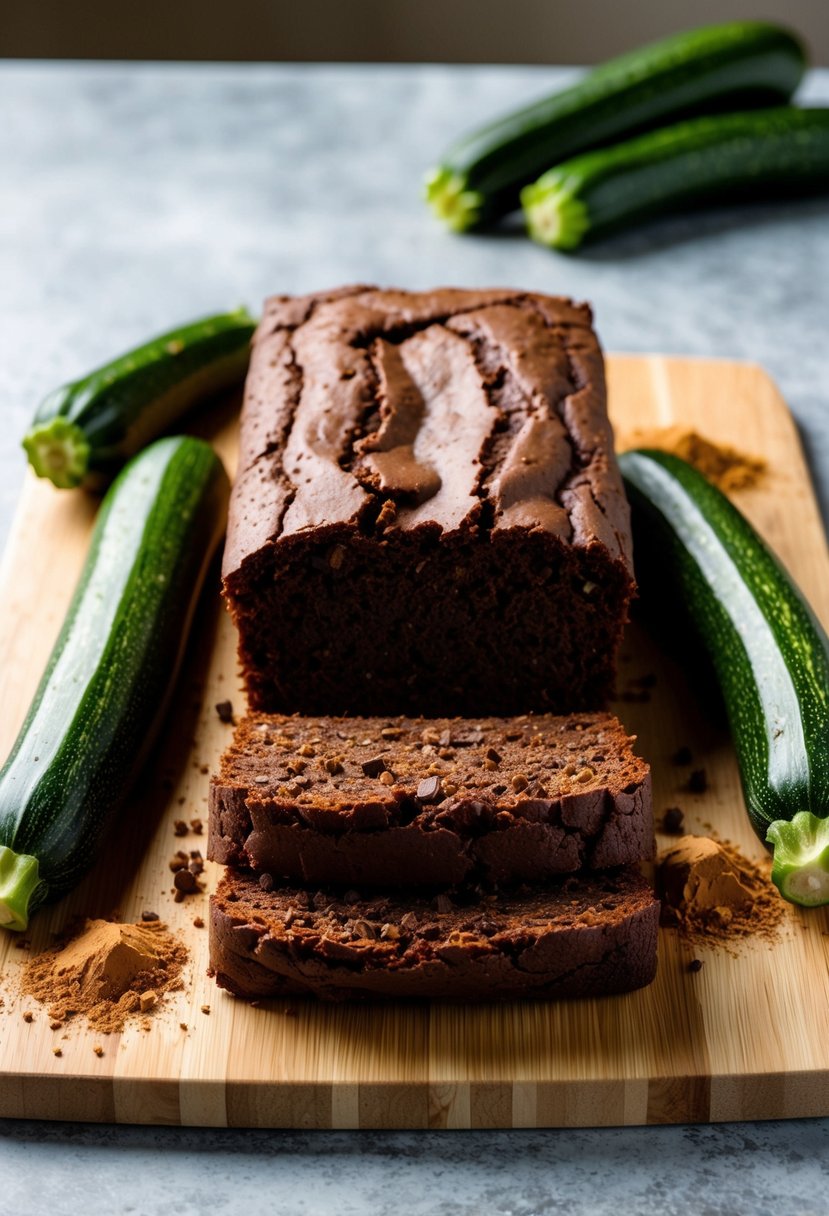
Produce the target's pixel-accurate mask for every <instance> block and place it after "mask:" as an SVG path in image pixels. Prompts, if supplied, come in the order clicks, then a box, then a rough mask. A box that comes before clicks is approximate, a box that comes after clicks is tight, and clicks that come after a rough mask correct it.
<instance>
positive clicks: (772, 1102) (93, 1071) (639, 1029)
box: [0, 356, 829, 1128]
mask: <svg viewBox="0 0 829 1216" xmlns="http://www.w3.org/2000/svg"><path fill="white" fill-rule="evenodd" d="M609 373H610V401H611V413H612V415H613V419H614V422H615V425H616V428H617V433H618V434H619V436H620V439H621V440H622V441H624V439H625V436H626V435H629V434H630V433H631V432H632V431H633V430H634V429H636V428H640V427H651V426H654V425H666V424H670V423H673V422H677V421H679V422H682V423H684V424H690V425H693V426H695V427H697V428H698V429H700V430H701V431H702V432H703V433H704V434H705V435H707V436H709V437H710V438H713V439H715V440H720V441H725V442H730V443H733V444H735V445H737V446H738V447H742V448H743V449H744V450H748V451H750V452H752V453H754V454H758V455H761V456H763V457H765V458H766V460H767V461H768V462H769V466H770V471H769V473H768V475H767V476H766V477H765V478H764V480H763V481H762V483H761V484H760V485H759V486H758V487H755V488H753V489H751V490H746V491H743V492H741V494H740V495H739V504H740V506H741V507H742V508H743V509H744V510H745V511H746V513H747V514H748V515H749V517H750V518H751V519H752V520H753V522H754V523H755V524H756V525H757V527H758V528H759V529H760V531H761V532H762V533H763V534H764V535H765V536H766V537H767V539H768V540H769V541H770V542H771V543H772V544H773V545H774V547H775V548H776V550H777V551H778V553H779V554H780V556H781V557H782V559H783V560H784V561H785V562H786V564H787V565H788V566H789V568H790V569H791V570H792V572H793V573H794V575H795V577H796V578H797V579H798V581H799V582H800V584H801V586H802V587H803V589H804V591H805V592H806V593H807V594H808V595H809V597H810V599H811V601H812V603H813V605H814V607H815V608H816V610H817V612H818V614H819V615H820V616H821V617H822V618H823V620H824V622H825V623H829V561H827V551H826V541H825V537H824V533H823V528H822V525H821V521H820V517H819V514H818V509H817V506H816V503H815V499H814V494H813V491H812V488H811V485H810V481H809V476H808V473H807V470H806V467H805V464H804V460H803V455H802V452H801V448H800V443H799V440H798V436H797V433H796V430H795V427H794V424H793V422H792V419H791V416H790V414H789V412H788V410H787V408H786V406H785V404H784V402H783V401H782V400H781V398H780V395H779V393H778V392H777V390H776V388H775V386H774V385H773V384H772V382H771V381H770V380H769V379H768V377H767V376H766V375H765V373H764V372H763V371H762V370H761V369H759V368H756V367H753V366H748V365H744V364H733V363H727V362H713V361H709V360H699V361H695V360H687V359H670V358H663V357H656V356H653V357H641V356H637V357H634V356H616V357H613V358H611V359H610V361H609ZM234 405H235V403H233V402H230V403H227V405H226V408H225V409H224V410H223V411H220V414H221V416H220V417H219V418H218V421H217V420H214V426H213V433H214V438H215V440H216V443H217V446H218V447H219V449H220V451H221V452H222V455H223V457H224V458H225V460H226V461H227V463H228V466H229V467H230V466H232V464H233V460H234V454H235V432H234V421H233V419H234V417H235V408H234ZM93 514H94V503H93V502H92V501H91V500H90V499H88V498H87V497H86V496H84V495H83V494H80V493H69V494H67V493H65V492H64V493H59V492H57V491H53V490H51V489H50V488H49V487H47V486H45V485H43V484H40V483H36V482H35V480H34V479H33V478H32V479H31V480H30V481H29V482H28V483H27V485H26V487H25V491H24V493H23V496H22V499H21V502H20V507H19V510H18V513H17V517H16V522H15V525H14V529H13V534H12V537H11V540H10V543H9V547H8V550H7V553H6V556H5V560H4V562H3V565H2V569H1V570H0V589H2V597H3V601H2V602H3V603H4V605H5V608H4V611H3V614H2V620H0V697H1V698H2V705H3V714H2V716H1V717H0V753H5V751H7V750H8V748H9V747H10V746H11V743H12V741H13V739H14V736H15V734H16V731H17V729H18V726H19V724H20V722H21V721H22V718H23V715H24V712H25V709H26V706H27V704H28V702H29V699H30V697H31V694H32V692H33V690H34V687H35V685H36V683H37V680H38V678H39V675H40V672H41V670H42V667H43V664H44V662H45V660H46V657H47V655H48V653H49V650H50V648H51V645H52V642H53V640H54V637H55V635H56V633H57V630H58V628H59V625H60V621H61V619H62V616H63V612H64V610H65V607H66V604H67V601H68V598H69V596H70V594H71V591H72V588H73V586H74V582H75V579H76V577H77V574H78V571H79V569H80V567H81V564H82V561H83V558H84V554H85V550H86V543H87V538H88V533H89V527H90V524H91V520H92V517H93ZM217 579H218V576H217V575H216V576H215V577H214V579H213V583H212V586H211V588H210V590H209V594H208V595H207V596H206V597H205V600H204V603H203V608H202V612H201V615H200V620H199V626H198V630H197V634H196V636H195V637H194V638H193V644H192V646H191V649H190V654H189V659H188V662H187V665H186V668H185V671H184V673H183V676H182V679H181V681H180V685H179V690H178V694H177V698H176V701H175V704H174V706H173V709H172V711H171V713H170V716H169V718H168V723H167V727H166V730H165V732H164V736H163V738H162V739H161V741H160V743H159V745H158V747H157V748H156V751H155V754H154V757H153V760H152V763H151V765H150V766H149V769H148V772H147V774H146V777H145V779H144V781H143V782H142V784H141V786H140V788H139V789H137V790H136V791H135V794H134V796H133V797H132V798H131V800H130V803H129V805H128V807H127V808H126V809H125V811H124V814H123V816H122V824H121V826H120V828H119V831H118V834H117V838H116V840H115V842H114V846H113V849H112V850H111V851H110V855H109V856H108V858H107V860H106V861H105V862H103V863H101V864H100V865H99V866H98V867H97V868H96V870H95V872H94V873H93V874H92V875H91V876H90V877H89V878H88V879H87V880H86V882H85V883H84V884H83V885H82V887H81V888H79V889H78V890H77V891H76V892H75V893H74V894H73V895H72V896H70V897H69V898H67V899H66V900H65V901H63V903H61V904H59V905H58V906H56V907H53V908H50V909H47V910H45V911H44V912H43V913H41V914H40V915H39V916H38V917H37V918H36V920H35V923H34V925H33V928H32V933H31V946H30V948H31V950H32V951H35V950H40V949H43V948H44V947H45V946H47V945H48V944H49V942H50V940H51V939H50V935H51V934H52V933H53V932H55V931H57V930H59V929H60V928H61V927H62V926H64V925H65V924H66V923H67V921H68V920H69V919H70V918H71V917H73V916H76V915H79V914H86V915H111V914H112V913H114V912H118V913H119V914H120V915H121V917H122V918H123V919H125V920H126V919H129V920H137V919H138V918H140V915H141V912H142V910H144V909H152V910H155V911H157V912H159V913H160V915H161V916H162V917H163V918H164V919H165V920H167V921H168V922H169V923H170V925H171V926H172V927H173V928H174V929H175V930H176V931H178V932H179V933H181V935H182V936H183V937H184V938H185V939H186V941H187V944H188V946H189V947H190V949H191V952H192V964H191V966H190V969H189V972H188V976H187V983H186V986H185V988H184V989H183V991H182V992H181V993H178V994H175V995H174V996H173V997H172V998H170V999H168V1000H167V1002H166V1004H165V1006H164V1007H163V1008H162V1009H161V1010H160V1012H159V1013H158V1016H156V1017H154V1018H153V1020H152V1029H151V1030H150V1031H149V1032H147V1031H144V1030H142V1029H141V1028H140V1025H139V1024H137V1023H136V1024H134V1025H130V1026H128V1027H127V1029H126V1030H125V1031H124V1032H123V1033H122V1034H121V1035H110V1036H103V1037H102V1036H99V1035H96V1034H93V1033H92V1032H90V1031H89V1030H88V1029H86V1028H85V1027H84V1026H83V1025H81V1024H78V1025H73V1026H71V1027H70V1028H69V1029H68V1030H65V1031H56V1032H55V1031H51V1030H49V1026H48V1018H47V1017H46V1015H45V1011H44V1010H42V1009H39V1008H37V1007H35V1006H33V1005H31V1004H30V1003H28V1002H27V1001H26V1000H25V999H23V998H21V997H20V996H19V994H18V992H17V984H16V974H17V972H18V970H19V967H20V964H21V962H22V960H23V959H24V958H25V957H26V951H25V950H21V949H19V948H17V945H16V942H15V940H14V938H13V937H11V935H4V936H3V938H2V940H0V954H2V958H0V970H1V971H2V975H3V978H2V996H3V999H4V1007H3V1009H2V1011H0V1115H2V1116H31V1117H38V1118H49V1119H87V1120H101V1121H116V1122H128V1123H170V1124H178V1123H185V1124H205V1125H211V1126H225V1125H231V1126H232V1125H235V1126H263V1127H297V1128H317V1127H320V1128H323V1127H340V1128H351V1127H432V1128H444V1127H445V1128H459V1127H540V1126H568V1127H575V1126H589V1125H593V1126H599V1125H609V1124H641V1123H674V1122H685V1121H703V1122H704V1121H707V1120H712V1121H713V1120H727V1119H744V1118H751V1119H755V1118H785V1117H794V1116H807V1115H825V1114H829V967H828V966H827V962H829V924H827V916H826V914H825V913H824V912H823V911H814V912H809V913H806V912H802V911H798V910H794V909H792V910H791V911H790V912H789V913H788V914H787V919H786V922H785V925H784V928H783V931H782V932H781V934H780V936H779V938H778V939H777V940H775V941H773V942H767V941H759V940H758V941H754V942H746V943H743V944H741V945H740V946H739V948H738V949H737V950H736V951H735V952H734V953H731V954H729V953H727V952H724V951H722V950H721V949H720V950H715V949H712V948H705V949H700V948H693V949H692V948H691V946H690V945H689V944H688V943H687V942H686V941H685V940H683V939H682V938H681V937H680V936H679V935H678V934H677V933H676V932H675V931H662V932H661V935H660V945H659V972H658V976H657V979H656V981H655V983H654V984H653V985H652V986H651V987H650V988H649V989H647V990H645V991H643V992H637V993H632V994H629V995H627V996H622V997H612V998H607V999H605V1000H601V1001H579V1002H564V1003H561V1004H558V1005H553V1004H543V1003H529V1004H524V1005H520V1004H516V1005H507V1006H478V1007H467V1006H461V1005H458V1006H454V1005H451V1004H434V1005H432V1006H430V1007H420V1008H415V1007H413V1006H406V1005H398V1006H386V1007H376V1008H369V1009H365V1008H358V1007H354V1006H345V1007H343V1008H327V1007H324V1006H319V1005H316V1004H313V1003H311V1002H302V1001H295V1002H292V1003H291V1005H286V1004H285V1003H284V1002H272V1003H271V1004H270V1005H269V1006H265V1005H263V1006H261V1007H259V1008H251V1007H249V1006H247V1005H245V1004H242V1003H240V1002H237V1001H235V1000H233V999H232V998H231V997H229V996H227V995H226V994H223V993H220V992H219V991H218V990H217V989H216V988H215V987H214V985H213V983H212V981H211V980H210V979H209V978H208V977H207V975H206V974H205V968H206V960H207V930H206V929H197V928H195V927H194V925H193V919H194V917H196V916H197V915H201V916H206V897H204V896H199V897H196V898H193V899H190V900H188V901H186V902H184V903H182V904H176V903H174V901H173V898H172V895H171V891H170V887H171V883H170V877H171V876H170V872H169V869H168V866H167V862H168V859H169V857H170V855H171V853H172V852H173V851H174V850H175V849H176V848H178V847H180V845H181V844H182V843H184V844H185V847H187V848H197V847H199V846H201V847H203V844H204V837H202V838H201V839H200V838H199V837H197V836H193V835H191V836H189V837H188V838H187V839H186V841H185V842H182V841H179V840H177V839H176V837H175V836H174V835H173V820H174V819H177V818H184V819H187V820H189V819H190V818H192V817H194V816H201V817H205V815H206V806H207V782H208V777H207V771H208V770H209V769H210V768H212V767H213V766H214V765H215V764H216V761H217V760H218V757H219V754H220V752H221V750H222V748H223V747H224V746H225V744H226V743H227V741H228V739H229V732H230V728H229V727H228V726H224V725H222V724H221V723H220V722H219V719H218V717H217V715H216V713H215V709H214V706H215V703H216V702H217V701H221V700H224V699H226V698H228V697H229V698H230V699H231V700H232V701H233V702H234V704H235V705H236V707H237V708H239V709H241V707H242V705H243V698H242V695H241V693H240V690H239V680H238V675H237V668H236V660H235V641H234V637H233V633H232V630H231V627H230V625H229V622H228V620H227V618H226V616H225V615H224V613H223V611H222V610H221V608H220V606H219V604H218V597H217V595H216V587H217ZM648 672H655V673H656V675H657V677H658V682H657V686H656V688H655V690H654V693H653V695H652V698H651V700H650V702H649V703H648V704H644V705H642V704H639V705H636V704H633V705H632V704H626V703H620V704H619V705H618V706H617V707H616V708H617V709H618V711H619V712H620V715H621V716H622V717H623V718H624V720H625V722H626V723H627V725H628V726H629V728H630V729H631V730H633V731H635V732H636V733H637V734H638V736H639V747H640V749H641V751H642V753H643V754H644V755H645V756H647V757H648V759H649V760H650V761H651V763H652V765H653V770H654V786H655V799H656V810H657V815H660V814H661V812H662V811H663V810H664V809H665V807H666V806H669V805H672V804H676V803H680V804H681V805H682V806H683V808H684V810H685V815H686V821H687V822H688V824H689V827H690V829H691V830H697V831H706V830H708V827H709V825H710V826H713V827H714V828H715V830H716V831H717V832H718V833H719V834H720V835H721V836H723V837H727V838H729V839H731V840H733V841H735V842H736V843H737V844H738V845H739V847H740V848H741V849H742V850H743V851H744V852H745V853H747V854H748V855H750V856H753V857H756V858H758V859H759V858H762V857H763V849H762V846H761V845H760V844H759V843H758V841H757V840H756V838H755V837H754V835H753V833H752V832H751V829H750V827H749V825H748V821H747V819H746V818H745V815H744V812H743V807H742V800H741V794H740V789H739V783H738V779H737V773H736V769H735V765H734V761H733V757H732V753H731V749H730V746H729V742H728V737H727V734H726V733H725V732H724V730H723V727H722V726H721V724H720V723H719V722H712V721H711V719H710V718H709V716H708V715H707V714H706V709H705V707H704V705H703V704H701V703H700V702H699V701H698V700H697V698H696V695H695V693H694V692H692V691H691V689H690V688H689V687H688V686H687V683H686V680H685V676H684V675H683V672H682V671H681V669H680V668H679V667H677V666H676V665H675V664H674V663H673V662H672V661H671V660H670V659H668V658H666V657H665V656H664V655H662V654H660V653H659V652H658V651H657V650H656V648H655V646H654V644H653V643H652V642H651V641H650V640H649V639H648V638H647V637H646V636H645V635H644V634H642V633H641V632H639V631H637V630H635V629H632V630H631V632H630V635H629V637H628V639H627V642H626V644H625V647H624V655H623V662H622V668H621V681H622V684H624V683H625V682H626V681H628V680H631V679H633V678H635V677H636V676H637V675H642V674H645V673H648ZM683 744H687V745H689V746H691V748H692V749H693V751H694V754H695V756H696V757H698V758H699V761H700V762H701V763H704V764H705V767H706V769H707V771H708V775H709V781H710V785H709V789H708V791H707V792H706V794H704V795H691V794H688V793H686V792H683V791H682V790H681V789H680V787H679V783H680V781H681V779H682V777H683V772H682V770H680V769H677V768H675V767H674V766H673V765H671V763H670V759H669V758H670V756H671V754H672V753H673V752H674V751H675V750H676V748H677V747H679V746H680V745H683ZM662 843H664V839H663V841H662ZM208 877H209V880H210V885H211V886H212V885H213V884H214V883H215V880H216V877H217V875H216V873H215V868H214V867H212V866H208ZM693 957H698V958H700V959H701V960H702V962H703V967H702V970H701V971H699V972H697V973H691V972H689V970H688V964H689V962H690V961H691V959H692V958H693ZM205 1005H209V1007H210V1012H209V1013H203V1012H202V1006H205ZM29 1008H31V1009H33V1010H34V1013H35V1020H34V1021H33V1022H32V1023H26V1022H24V1021H23V1017H22V1014H23V1012H24V1011H25V1010H26V1009H29ZM185 1027H186V1028H185ZM96 1045H100V1046H101V1047H103V1055H102V1056H101V1057H100V1058H98V1057H97V1056H96V1055H95V1053H94V1051H93V1048H94V1047H95V1046H96ZM55 1046H60V1048H61V1049H62V1053H63V1054H62V1056H61V1057H59V1058H58V1057H55V1056H54V1054H53V1048H54V1047H55Z"/></svg>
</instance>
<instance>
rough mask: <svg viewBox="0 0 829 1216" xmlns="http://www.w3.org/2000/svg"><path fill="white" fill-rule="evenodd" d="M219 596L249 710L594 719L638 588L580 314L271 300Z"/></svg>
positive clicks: (555, 303)
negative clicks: (584, 712)
mask: <svg viewBox="0 0 829 1216" xmlns="http://www.w3.org/2000/svg"><path fill="white" fill-rule="evenodd" d="M223 586H224V594H225V596H226V599H227V602H228V604H229V607H230V610H231V613H232V616H233V619H234V621H235V623H236V625H237V627H238V631H239V655H240V661H241V665H242V669H243V672H244V677H245V681H246V685H247V690H248V694H249V699H250V704H251V706H252V708H254V709H259V710H268V711H280V710H289V711H292V712H293V711H297V710H298V711H300V712H304V713H310V714H315V713H352V714H378V713H409V714H426V715H430V716H437V715H446V714H467V715H479V714H511V713H524V712H526V711H528V710H539V711H543V710H552V711H561V712H567V711H569V710H570V709H572V708H573V706H578V707H579V708H583V709H591V708H598V707H600V706H601V705H602V704H603V703H604V702H605V700H606V698H607V696H608V693H609V691H610V689H611V686H612V682H613V677H614V666H615V656H616V651H617V647H618V643H619V640H620V636H621V631H622V627H623V625H624V623H625V620H626V617H627V608H628V602H629V600H630V597H631V594H632V592H633V579H632V568H631V546H630V532H629V518H628V508H627V503H626V501H625V498H624V493H623V490H622V484H621V479H620V476H619V472H618V469H617V465H616V461H615V457H614V454H613V438H612V433H611V428H610V424H609V421H608V417H607V412H606V408H605V384H604V372H603V364H602V356H601V351H600V348H599V345H598V342H597V340H596V337H595V335H594V333H593V330H592V328H591V314H590V310H589V308H588V307H587V306H586V305H577V304H573V303H572V302H571V301H569V300H566V299H561V298H557V297H551V296H543V295H537V294H531V293H527V292H518V291H508V290H493V291H460V290H448V289H446V290H438V291H433V292H422V293H415V292H403V291H382V290H378V289H376V288H371V287H348V288H344V289H341V290H339V291H333V292H328V293H320V294H317V295H313V296H307V297H303V298H290V297H275V298H273V299H271V300H269V301H268V303H267V305H266V308H265V312H264V316H263V319H262V321H261V324H260V326H259V329H258V331H257V334H256V337H255V339H254V344H253V354H252V361H251V367H250V373H249V376H248V381H247V385H246V390H245V404H244V410H243V420H242V435H241V456H240V465H239V471H238V475H237V478H236V482H235V486H234V491H233V498H232V503H231V509H230V521H229V528H228V537H227V545H226V548H225V559H224V568H223Z"/></svg>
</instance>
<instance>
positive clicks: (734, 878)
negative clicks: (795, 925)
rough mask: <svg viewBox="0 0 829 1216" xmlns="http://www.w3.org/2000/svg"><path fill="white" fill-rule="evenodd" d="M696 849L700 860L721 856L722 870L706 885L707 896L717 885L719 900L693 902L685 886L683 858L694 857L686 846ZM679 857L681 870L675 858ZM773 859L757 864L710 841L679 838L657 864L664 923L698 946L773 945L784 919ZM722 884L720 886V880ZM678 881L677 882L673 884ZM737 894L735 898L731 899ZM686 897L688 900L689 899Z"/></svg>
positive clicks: (727, 844)
mask: <svg viewBox="0 0 829 1216" xmlns="http://www.w3.org/2000/svg"><path fill="white" fill-rule="evenodd" d="M693 842H696V843H697V844H698V845H699V853H700V857H702V856H703V855H707V856H708V858H709V859H710V856H711V855H712V854H713V852H714V850H716V853H717V854H719V856H720V859H721V863H722V866H721V868H720V872H719V875H718V876H717V879H715V881H714V883H711V881H710V876H709V877H708V879H707V880H706V885H708V891H709V896H710V892H711V890H712V889H714V890H716V888H717V883H720V886H719V889H720V891H721V893H722V900H721V902H719V901H718V900H717V899H716V898H713V899H712V898H710V897H708V898H706V897H702V898H694V896H693V894H690V892H689V886H690V889H691V892H692V891H693V883H691V884H689V883H688V882H687V881H686V880H687V878H688V870H687V869H686V865H685V863H686V858H687V856H689V855H690V856H691V857H693V850H691V851H690V853H689V850H688V849H687V848H686V847H685V846H686V844H688V843H693ZM678 854H680V855H681V856H682V860H681V861H680V863H679V865H677V864H676V860H677V855H678ZM770 873H771V859H769V860H768V862H761V863H758V862H755V861H751V860H749V858H747V857H744V856H743V854H742V853H740V851H739V850H738V849H737V848H735V846H734V845H733V844H731V843H730V842H729V841H713V840H711V839H710V838H709V837H691V836H683V837H682V838H681V840H679V841H678V844H677V845H675V846H672V847H671V849H669V850H668V851H667V852H666V853H665V854H663V855H662V857H661V858H660V859H659V863H658V869H657V878H658V887H659V891H658V893H659V895H660V896H661V898H662V923H663V924H664V925H667V926H670V927H673V928H677V929H679V930H680V931H681V932H682V933H683V934H684V935H685V936H686V937H687V938H689V939H690V940H691V941H697V942H699V943H700V944H702V943H708V944H718V945H722V946H726V947H727V946H728V945H730V944H731V945H733V943H734V942H735V941H738V940H740V939H745V938H749V937H752V938H761V939H766V940H771V939H773V938H774V937H776V936H777V933H778V930H779V928H780V925H781V923H782V921H783V919H784V917H785V912H786V904H785V901H784V900H783V899H782V898H781V896H780V895H779V894H778V891H777V888H776V887H775V886H774V884H773V883H772V881H771V878H770ZM723 878H724V879H725V881H724V882H722V879H723ZM677 879H679V881H677ZM735 892H736V895H735ZM689 894H690V897H689Z"/></svg>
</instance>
